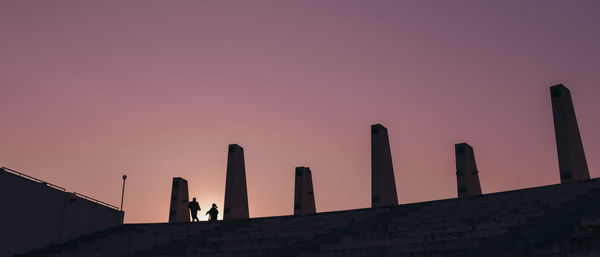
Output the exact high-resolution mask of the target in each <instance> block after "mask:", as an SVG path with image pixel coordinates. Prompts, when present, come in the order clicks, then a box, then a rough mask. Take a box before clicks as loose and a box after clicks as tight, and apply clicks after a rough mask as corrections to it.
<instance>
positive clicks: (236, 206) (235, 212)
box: [223, 144, 249, 220]
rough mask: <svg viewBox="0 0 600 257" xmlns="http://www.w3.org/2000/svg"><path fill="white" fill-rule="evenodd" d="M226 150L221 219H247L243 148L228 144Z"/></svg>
mask: <svg viewBox="0 0 600 257" xmlns="http://www.w3.org/2000/svg"><path fill="white" fill-rule="evenodd" d="M228 152H229V154H228V157H227V177H226V181H225V209H223V212H224V213H223V219H224V220H230V219H247V218H248V217H249V214H248V191H247V189H246V166H245V164H244V149H243V148H242V147H241V146H239V145H236V144H232V145H229V151H228Z"/></svg>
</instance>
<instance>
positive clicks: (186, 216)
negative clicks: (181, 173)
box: [169, 178, 190, 223]
mask: <svg viewBox="0 0 600 257" xmlns="http://www.w3.org/2000/svg"><path fill="white" fill-rule="evenodd" d="M188 200H189V198H188V184H187V180H185V179H183V178H173V186H172V188H171V208H170V210H169V223H175V222H188V221H190V212H189V211H188V206H187V205H188Z"/></svg>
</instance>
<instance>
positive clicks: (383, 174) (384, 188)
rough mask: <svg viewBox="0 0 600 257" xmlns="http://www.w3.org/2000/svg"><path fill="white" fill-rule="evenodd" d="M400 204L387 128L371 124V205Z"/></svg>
mask: <svg viewBox="0 0 600 257" xmlns="http://www.w3.org/2000/svg"><path fill="white" fill-rule="evenodd" d="M390 205H398V195H397V193H396V180H394V167H393V165H392V152H391V151H390V142H389V139H388V132H387V129H386V128H385V127H384V126H383V125H381V124H375V125H371V207H381V206H390Z"/></svg>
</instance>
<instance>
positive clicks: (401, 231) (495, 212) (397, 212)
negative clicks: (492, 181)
mask: <svg viewBox="0 0 600 257" xmlns="http://www.w3.org/2000/svg"><path fill="white" fill-rule="evenodd" d="M599 200H600V179H592V180H587V181H581V182H573V183H566V184H558V185H551V186H544V187H537V188H528V189H522V190H515V191H508V192H501V193H493V194H484V195H479V196H473V197H466V198H455V199H448V200H439V201H432V202H423V203H415V204H404V205H397V206H388V207H378V208H369V209H358V210H350V211H339V212H329V213H318V214H308V215H299V216H281V217H271V218H253V219H238V220H226V221H218V222H214V223H210V222H200V223H175V224H169V223H161V224H126V225H123V226H121V227H117V228H112V229H109V230H106V231H102V232H98V233H95V234H92V235H89V236H85V237H81V238H78V239H76V240H72V241H70V242H68V243H66V244H62V245H56V246H53V247H49V248H46V249H42V250H38V251H35V252H32V253H30V254H28V255H22V256H148V257H150V256H154V257H159V256H161V257H164V256H179V257H182V256H189V257H192V256H299V257H300V256H306V257H308V256H357V257H358V256H361V257H362V256H473V257H475V256H477V257H480V256H503V257H506V256H600V201H599Z"/></svg>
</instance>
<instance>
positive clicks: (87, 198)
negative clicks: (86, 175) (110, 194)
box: [0, 167, 119, 210]
mask: <svg viewBox="0 0 600 257" xmlns="http://www.w3.org/2000/svg"><path fill="white" fill-rule="evenodd" d="M0 169H2V170H3V171H6V172H9V173H12V174H15V175H18V176H20V177H24V178H26V179H29V180H31V181H34V182H37V183H40V184H44V185H46V186H49V187H52V188H54V189H58V190H61V191H63V192H67V190H66V189H65V188H64V187H61V186H57V185H55V184H52V183H48V182H46V181H43V180H41V179H38V178H34V177H32V176H29V175H27V174H25V173H22V172H18V171H16V170H13V169H9V168H7V167H2V168H0ZM73 194H74V195H75V196H78V197H81V198H83V199H86V200H88V201H91V202H95V203H97V204H100V205H104V206H106V207H109V208H113V209H115V210H119V207H117V206H114V205H112V204H109V203H105V202H103V201H100V200H98V199H94V198H91V197H89V196H87V195H84V194H80V193H77V192H73Z"/></svg>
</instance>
